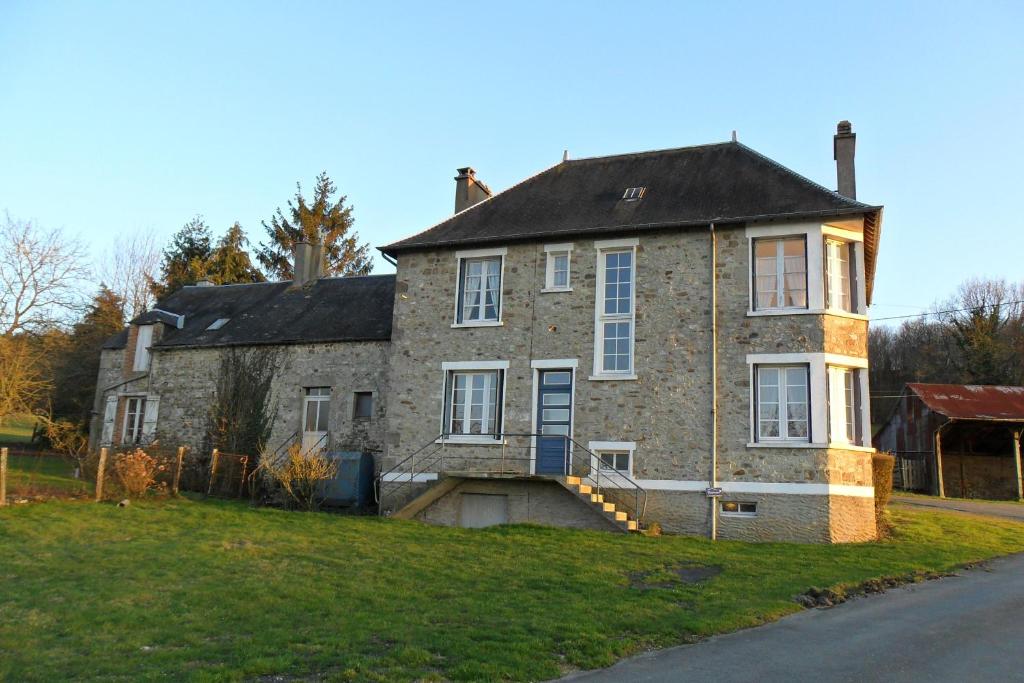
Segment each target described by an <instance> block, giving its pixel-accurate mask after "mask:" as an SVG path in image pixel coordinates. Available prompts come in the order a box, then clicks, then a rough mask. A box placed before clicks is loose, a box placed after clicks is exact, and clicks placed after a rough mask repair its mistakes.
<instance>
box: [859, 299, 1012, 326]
mask: <svg viewBox="0 0 1024 683" xmlns="http://www.w3.org/2000/svg"><path fill="white" fill-rule="evenodd" d="M1016 304H1024V299H1020V300H1018V301H1002V302H1000V303H998V304H985V305H984V306H971V307H970V308H951V309H949V310H948V311H931V312H929V313H912V314H910V315H889V316H886V317H884V318H872V319H871V322H877V321H879V320H902V319H904V318H927V317H928V316H930V315H943V314H945V313H967V312H969V311H976V310H978V309H979V308H995V307H996V306H1014V305H1016Z"/></svg>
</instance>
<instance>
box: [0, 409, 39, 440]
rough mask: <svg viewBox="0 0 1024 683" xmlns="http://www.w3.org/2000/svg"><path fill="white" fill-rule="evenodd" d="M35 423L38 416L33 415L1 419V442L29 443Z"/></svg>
mask: <svg viewBox="0 0 1024 683" xmlns="http://www.w3.org/2000/svg"><path fill="white" fill-rule="evenodd" d="M35 424H36V418H34V417H32V416H31V415H15V416H14V417H10V418H6V419H4V420H2V421H0V443H8V444H14V443H28V442H29V441H31V440H32V428H33V427H35Z"/></svg>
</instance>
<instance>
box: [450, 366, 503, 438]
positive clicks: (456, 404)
mask: <svg viewBox="0 0 1024 683" xmlns="http://www.w3.org/2000/svg"><path fill="white" fill-rule="evenodd" d="M502 375H503V373H502V372H501V371H498V370H490V371H465V372H463V371H452V372H449V373H448V377H447V382H446V384H447V387H446V400H445V431H446V433H447V434H449V435H456V436H458V435H462V436H469V435H472V436H492V437H494V438H495V439H497V438H499V437H500V434H501V409H500V396H501V381H502Z"/></svg>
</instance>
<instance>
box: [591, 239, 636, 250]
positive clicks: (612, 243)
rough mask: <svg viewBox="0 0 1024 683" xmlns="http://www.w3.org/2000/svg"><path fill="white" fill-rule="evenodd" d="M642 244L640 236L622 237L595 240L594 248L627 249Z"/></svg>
mask: <svg viewBox="0 0 1024 683" xmlns="http://www.w3.org/2000/svg"><path fill="white" fill-rule="evenodd" d="M637 246H640V238H639V237H621V238H619V239H614V240H595V241H594V249H598V250H600V249H625V248H628V247H637Z"/></svg>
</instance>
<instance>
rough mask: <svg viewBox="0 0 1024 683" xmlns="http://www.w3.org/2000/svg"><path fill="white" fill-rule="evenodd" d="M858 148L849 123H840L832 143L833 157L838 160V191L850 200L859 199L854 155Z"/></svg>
mask: <svg viewBox="0 0 1024 683" xmlns="http://www.w3.org/2000/svg"><path fill="white" fill-rule="evenodd" d="M856 146H857V134H856V133H854V132H853V126H852V125H851V124H850V122H849V121H840V122H839V125H837V126H836V136H835V138H833V142H832V157H833V158H834V159H835V160H836V177H837V179H838V183H839V186H838V188H837V189H836V191H837V192H838V193H839V194H841V195H843V196H844V197H849V198H850V199H856V198H857V174H856V172H855V171H854V166H853V155H854V151H855V149H854V148H855V147H856Z"/></svg>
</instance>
